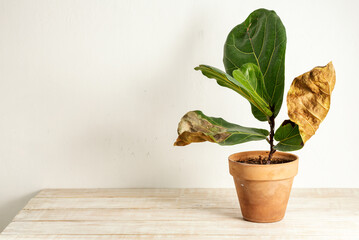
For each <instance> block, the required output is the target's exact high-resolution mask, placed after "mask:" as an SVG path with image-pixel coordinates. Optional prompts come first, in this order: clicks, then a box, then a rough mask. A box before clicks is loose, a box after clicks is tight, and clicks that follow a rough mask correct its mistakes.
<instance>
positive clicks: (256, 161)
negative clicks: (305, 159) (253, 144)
mask: <svg viewBox="0 0 359 240" xmlns="http://www.w3.org/2000/svg"><path fill="white" fill-rule="evenodd" d="M292 161H293V160H286V159H282V158H272V160H271V161H270V162H269V163H268V157H267V156H266V157H263V156H258V157H253V158H247V159H245V160H238V162H241V163H247V164H280V163H288V162H292Z"/></svg>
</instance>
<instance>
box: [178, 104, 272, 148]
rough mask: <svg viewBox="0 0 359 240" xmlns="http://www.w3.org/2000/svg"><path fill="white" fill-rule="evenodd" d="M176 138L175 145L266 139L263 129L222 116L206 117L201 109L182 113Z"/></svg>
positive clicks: (221, 143) (237, 142) (265, 131)
mask: <svg viewBox="0 0 359 240" xmlns="http://www.w3.org/2000/svg"><path fill="white" fill-rule="evenodd" d="M177 131H178V135H179V136H178V138H177V140H176V142H175V143H174V145H175V146H186V145H188V144H190V143H193V142H205V141H209V142H214V143H218V144H220V145H224V146H226V145H235V144H239V143H244V142H249V141H256V140H263V139H266V137H267V136H268V134H269V132H268V131H267V130H265V129H258V128H248V127H242V126H240V125H237V124H233V123H230V122H227V121H225V120H224V119H222V118H215V117H208V116H206V115H204V114H203V113H202V112H201V111H191V112H188V113H187V114H186V115H184V116H183V117H182V119H181V121H180V123H179V124H178V130H177Z"/></svg>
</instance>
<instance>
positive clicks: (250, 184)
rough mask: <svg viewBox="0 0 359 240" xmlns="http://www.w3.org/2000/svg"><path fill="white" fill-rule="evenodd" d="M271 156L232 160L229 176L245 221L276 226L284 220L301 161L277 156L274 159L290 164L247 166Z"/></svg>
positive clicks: (252, 154)
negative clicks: (251, 160) (252, 159)
mask: <svg viewBox="0 0 359 240" xmlns="http://www.w3.org/2000/svg"><path fill="white" fill-rule="evenodd" d="M259 156H262V157H266V156H268V151H249V152H240V153H235V154H232V155H230V156H229V158H228V160H229V172H230V174H231V175H232V176H233V179H234V183H235V185H236V190H237V195H238V200H239V204H240V206H241V211H242V215H243V218H244V219H245V220H247V221H251V222H261V223H265V222H277V221H280V220H281V219H283V217H284V214H285V211H286V208H287V203H288V199H289V195H290V191H291V188H292V183H293V178H294V176H295V175H297V172H298V157H297V156H296V155H294V154H290V153H284V152H278V151H277V152H275V153H274V155H273V158H280V159H283V160H290V162H286V163H279V164H268V165H261V164H247V163H241V162H238V161H239V160H241V161H243V160H245V159H248V158H257V157H259Z"/></svg>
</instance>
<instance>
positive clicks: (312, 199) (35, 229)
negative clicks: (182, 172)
mask: <svg viewBox="0 0 359 240" xmlns="http://www.w3.org/2000/svg"><path fill="white" fill-rule="evenodd" d="M5 239H8V240H12V239H26V240H32V239H104V240H107V239H130V240H131V239H166V240H167V239H174V240H177V239H193V240H202V239H203V240H205V239H249V240H251V239H314V240H315V239H359V189H293V191H292V194H291V198H290V200H289V203H288V209H287V213H286V217H285V219H284V220H282V221H281V222H277V223H270V224H259V223H251V222H247V221H244V220H242V218H241V213H240V209H239V204H238V200H237V197H236V193H235V190H234V189H46V190H43V191H41V192H40V193H39V194H38V195H37V196H36V197H34V198H33V199H31V200H30V201H29V203H28V204H27V205H26V206H25V207H24V209H23V210H22V211H20V213H19V214H18V215H17V216H16V217H15V218H14V220H13V222H11V223H10V224H9V226H8V227H7V228H6V229H5V230H4V231H3V232H2V233H1V234H0V240H5Z"/></svg>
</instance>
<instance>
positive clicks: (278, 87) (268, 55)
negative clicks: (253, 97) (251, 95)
mask: <svg viewBox="0 0 359 240" xmlns="http://www.w3.org/2000/svg"><path fill="white" fill-rule="evenodd" d="M286 43H287V37H286V32H285V27H284V25H283V23H282V21H281V20H280V18H279V17H278V16H277V14H276V13H275V12H274V11H269V10H266V9H258V10H256V11H254V12H252V13H251V14H250V15H249V16H248V18H247V19H246V20H245V21H244V22H243V23H241V24H239V25H237V26H236V27H234V28H233V29H232V31H231V32H230V33H229V34H228V37H227V40H226V43H225V45H224V56H223V63H224V66H225V69H226V72H227V73H228V74H229V75H231V74H232V72H233V71H234V70H235V69H238V68H240V67H241V66H242V65H243V64H245V63H249V62H250V63H254V64H256V65H257V66H258V67H259V68H260V70H261V72H262V74H263V76H264V83H265V88H266V91H267V93H268V96H269V99H268V103H269V105H270V109H272V110H273V113H274V116H277V114H278V112H279V110H280V108H281V105H282V101H283V92H284V60H285V49H286ZM252 112H253V114H254V113H256V114H255V117H256V118H257V119H259V120H261V119H262V121H263V120H265V119H266V118H265V116H263V115H261V113H260V112H258V111H253V110H252Z"/></svg>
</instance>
